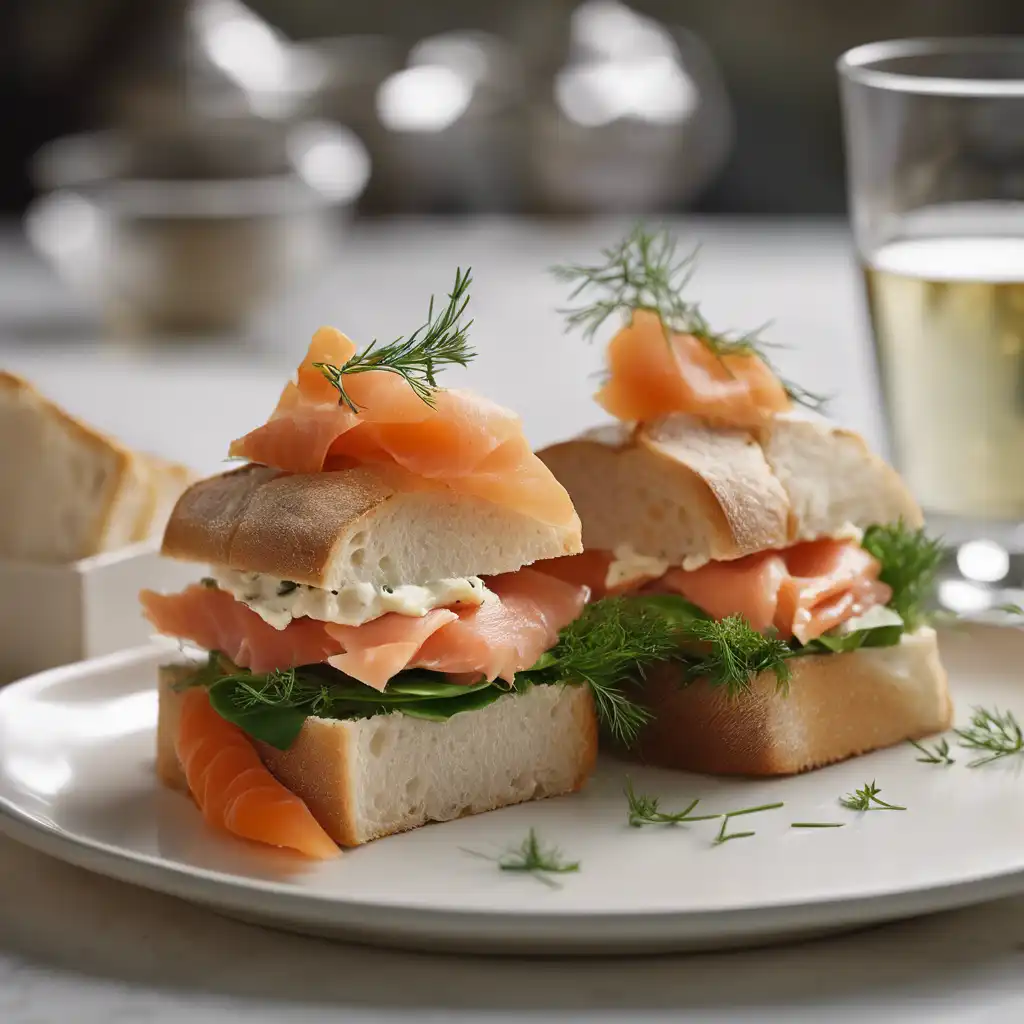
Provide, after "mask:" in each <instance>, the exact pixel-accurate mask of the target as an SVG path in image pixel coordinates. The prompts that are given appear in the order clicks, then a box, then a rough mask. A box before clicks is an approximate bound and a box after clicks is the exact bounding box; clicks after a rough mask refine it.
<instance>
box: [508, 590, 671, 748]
mask: <svg viewBox="0 0 1024 1024" xmlns="http://www.w3.org/2000/svg"><path fill="white" fill-rule="evenodd" d="M677 649H678V632H677V627H676V625H675V624H674V623H673V622H672V621H669V620H668V619H667V618H666V617H664V616H662V615H658V614H656V613H654V612H653V611H652V610H650V609H649V608H648V607H646V606H645V605H644V604H643V603H641V602H632V601H630V600H629V599H628V598H621V597H606V598H604V599H603V600H600V601H595V602H594V603H593V604H590V605H587V607H586V608H585V609H584V611H583V614H582V615H580V617H579V618H578V619H576V620H575V621H574V622H571V623H570V624H569V625H568V626H566V627H565V628H564V629H563V630H562V631H561V633H560V634H559V637H558V643H557V644H556V645H555V646H554V647H553V648H552V649H551V650H550V651H548V652H547V653H546V654H543V655H541V657H540V659H539V660H538V661H537V663H536V664H535V665H534V666H533V667H532V668H529V669H527V670H526V671H525V672H519V673H517V674H516V684H517V685H518V684H519V681H520V680H525V681H528V682H542V683H560V682H561V683H586V684H587V685H588V686H589V687H590V690H591V693H593V695H594V704H595V706H596V708H597V714H598V717H599V718H600V720H601V722H602V724H603V725H604V726H605V728H607V729H608V731H609V732H610V733H611V735H612V737H613V738H614V739H615V740H616V741H617V742H618V743H621V744H623V745H624V746H628V745H629V744H630V743H632V742H633V741H634V740H635V739H636V737H637V734H638V733H639V731H640V729H641V728H642V727H643V725H644V724H645V723H646V722H647V721H648V719H649V718H650V712H649V711H648V710H647V709H646V708H644V707H643V706H642V705H640V704H637V703H635V702H634V701H633V700H631V699H630V698H629V696H628V695H627V694H626V692H625V691H624V690H623V689H622V684H623V683H624V682H627V681H629V680H639V679H642V678H643V675H644V671H645V669H646V668H647V666H649V665H651V664H653V663H654V662H658V661H666V660H668V659H669V658H671V657H673V656H674V655H675V654H676V653H677Z"/></svg>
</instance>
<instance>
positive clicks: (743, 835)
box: [714, 814, 757, 846]
mask: <svg viewBox="0 0 1024 1024" xmlns="http://www.w3.org/2000/svg"><path fill="white" fill-rule="evenodd" d="M728 827H729V815H728V814H727V815H725V817H724V818H722V827H721V828H720V829H719V830H718V835H717V836H715V842H714V845H715V846H721V845H722V843H727V842H728V841H729V840H730V839H749V838H750V837H751V836H753V835H756V834H757V833H756V832H730V833H729V834H728V835H726V833H725V830H726V829H727V828H728Z"/></svg>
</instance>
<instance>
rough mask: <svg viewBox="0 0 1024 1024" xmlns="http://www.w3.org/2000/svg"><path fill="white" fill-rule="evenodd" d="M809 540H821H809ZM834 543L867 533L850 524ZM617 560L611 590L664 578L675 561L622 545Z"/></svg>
mask: <svg viewBox="0 0 1024 1024" xmlns="http://www.w3.org/2000/svg"><path fill="white" fill-rule="evenodd" d="M805 539H815V540H817V539H819V538H818V537H815V538H805ZM829 539H831V540H852V541H854V542H855V543H857V544H860V542H861V541H862V540H863V539H864V531H863V530H862V529H861V528H860V527H859V526H855V525H854V524H853V523H850V522H846V523H843V525H842V526H840V527H839V529H838V530H836V531H835V533H832V534H830V535H829ZM612 554H613V558H612V561H611V563H610V564H609V566H608V570H607V572H606V573H605V578H604V585H605V586H606V587H607V588H608V589H609V590H611V589H614V588H616V587H622V586H628V585H630V584H632V583H634V582H643V581H645V580H650V579H660V578H661V577H662V576H664V575H665V573H667V572H668V570H669V569H671V568H672V563H671V562H666V561H665V560H664V559H662V558H653V557H651V556H650V555H641V554H640V553H639V552H637V551H634V550H633V548H632V547H630V546H629V545H628V544H622V545H620V546H619V547H617V548H615V550H614V551H613V552H612ZM710 561H711V559H710V558H706V557H703V556H697V555H692V556H690V557H688V558H684V559H683V561H682V564H681V566H680V568H682V569H685V570H687V571H690V570H693V569H699V568H700V567H701V566H703V565H707V563H708V562H710Z"/></svg>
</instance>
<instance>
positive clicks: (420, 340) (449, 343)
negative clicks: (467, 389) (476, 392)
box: [313, 267, 476, 413]
mask: <svg viewBox="0 0 1024 1024" xmlns="http://www.w3.org/2000/svg"><path fill="white" fill-rule="evenodd" d="M472 273H473V272H472V268H468V269H467V270H466V271H465V272H464V273H463V271H462V268H461V267H460V268H459V269H458V270H456V271H455V284H454V285H453V286H452V290H451V291H450V292H449V293H448V303H447V305H446V306H445V307H444V309H442V310H441V311H440V312H439V313H438V314H437V316H436V317H435V316H434V297H433V295H431V297H430V307H429V309H428V311H427V320H426V323H424V324H422V325H421V326H420V327H418V328H416V330H415V331H413V333H412V334H410V335H409V337H408V338H406V337H399V338H396V339H395V340H394V341H392V342H390V343H389V344H387V345H378V342H377V340H376V339H374V340H373V341H372V342H370V344H369V345H368V346H367V347H366V348H365V349H363V351H362V352H357V353H356V354H355V355H354V356H352V358H351V359H349V360H348V362H346V363H344V364H343V365H342V366H336V365H334V364H333V363H314V364H313V365H314V366H315V367H316V368H317V369H318V370H319V371H320V372H321V373H322V374H323V375H324V376H325V377H326V378H327V380H329V381H330V382H331V384H333V385H334V387H335V388H337V389H338V394H339V396H340V397H339V399H338V404H339V405H347V406H348V407H349V409H351V410H352V412H355V413H357V412H359V406H358V405H356V403H355V402H354V401H353V400H352V398H351V396H350V395H349V394H348V392H347V391H346V390H345V382H344V378H345V377H346V376H347V375H349V374H353V373H367V372H369V371H371V370H386V371H387V372H388V373H397V374H398V375H399V376H400V377H401V378H402V379H403V380H405V381H406V383H407V384H408V385H409V387H411V388H412V390H413V391H414V392H415V394H416V396H417V397H418V398H420V399H421V400H422V401H423V402H425V403H426V404H427V405H429V406H431V407H433V405H434V391H435V390H436V389H437V379H436V375H437V371H438V370H440V369H442V368H443V367H445V366H450V365H453V364H457V365H459V366H468V365H469V363H470V361H471V360H472V359H473V357H474V356H475V354H476V353H475V352H474V351H473V350H472V349H471V348H470V346H469V341H468V337H467V336H468V333H469V328H470V327H471V326H472V324H473V321H472V320H467V321H465V322H463V321H462V315H463V314H464V313H465V311H466V307H467V305H468V304H469V286H470V284H472V281H473V277H472Z"/></svg>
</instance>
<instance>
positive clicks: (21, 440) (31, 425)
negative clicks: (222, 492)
mask: <svg viewBox="0 0 1024 1024" xmlns="http://www.w3.org/2000/svg"><path fill="white" fill-rule="evenodd" d="M189 475H190V474H189V471H188V470H187V469H185V467H183V466H177V465H175V464H173V463H168V462H165V461H164V460H162V459H156V458H155V457H153V456H147V455H142V454H138V453H135V452H132V451H129V450H128V449H127V448H124V447H123V446H122V445H120V444H118V443H117V442H116V441H113V440H112V439H110V438H108V437H106V436H105V435H104V434H101V433H99V432H98V431H95V430H93V429H92V428H90V427H87V426H85V425H84V424H82V423H80V422H79V421H78V420H76V419H74V418H73V417H71V416H69V415H68V414H67V413H66V412H64V411H63V410H62V409H61V408H59V407H58V406H57V405H55V404H54V403H53V402H50V401H49V400H47V399H46V398H44V397H43V396H42V395H41V394H40V393H39V392H38V391H36V389H35V388H33V387H32V386H31V385H30V384H29V383H28V382H27V381H25V380H22V378H20V377H17V376H15V375H14V374H12V373H7V372H5V371H0V494H3V501H2V502H0V558H8V559H15V560H18V561H34V562H73V561H77V560H78V559H81V558H87V557H89V556H90V555H95V554H99V553H100V552H102V551H113V550H116V549H118V548H122V547H125V546H127V545H129V544H131V543H133V542H135V541H140V540H145V539H147V538H149V537H151V536H154V535H157V534H159V532H160V530H161V529H163V525H164V523H165V522H166V516H167V514H168V512H169V505H170V504H171V503H172V502H173V500H174V499H176V498H177V496H178V494H180V493H181V491H182V490H183V489H184V487H185V485H186V483H187V482H188V478H189Z"/></svg>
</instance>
